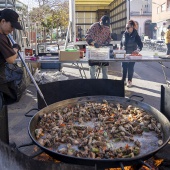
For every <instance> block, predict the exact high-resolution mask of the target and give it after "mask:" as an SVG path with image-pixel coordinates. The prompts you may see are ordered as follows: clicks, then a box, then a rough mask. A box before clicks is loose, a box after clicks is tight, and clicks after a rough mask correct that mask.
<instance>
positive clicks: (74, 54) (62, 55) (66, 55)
mask: <svg viewBox="0 0 170 170" xmlns="http://www.w3.org/2000/svg"><path fill="white" fill-rule="evenodd" d="M81 55H82V52H80V51H64V50H60V52H59V61H77V60H80V56H81ZM83 55H84V54H83Z"/></svg>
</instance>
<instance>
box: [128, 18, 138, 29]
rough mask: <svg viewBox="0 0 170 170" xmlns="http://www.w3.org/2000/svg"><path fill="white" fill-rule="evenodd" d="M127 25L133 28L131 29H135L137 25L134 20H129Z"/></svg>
mask: <svg viewBox="0 0 170 170" xmlns="http://www.w3.org/2000/svg"><path fill="white" fill-rule="evenodd" d="M128 24H130V25H131V26H133V28H135V29H137V25H136V22H135V21H134V20H129V21H128Z"/></svg>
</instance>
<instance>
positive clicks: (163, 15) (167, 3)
mask: <svg viewBox="0 0 170 170" xmlns="http://www.w3.org/2000/svg"><path fill="white" fill-rule="evenodd" d="M152 22H153V23H155V27H154V30H155V36H156V39H161V33H162V32H163V33H165V32H166V30H167V27H168V25H170V0H161V1H160V0H152Z"/></svg>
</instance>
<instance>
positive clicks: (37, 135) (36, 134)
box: [35, 128, 43, 139]
mask: <svg viewBox="0 0 170 170" xmlns="http://www.w3.org/2000/svg"><path fill="white" fill-rule="evenodd" d="M35 136H36V138H37V139H39V138H40V136H43V129H42V128H40V129H35Z"/></svg>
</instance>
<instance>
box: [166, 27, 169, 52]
mask: <svg viewBox="0 0 170 170" xmlns="http://www.w3.org/2000/svg"><path fill="white" fill-rule="evenodd" d="M167 29H168V30H167V31H166V33H165V44H166V45H167V52H166V54H167V55H170V25H169V26H168V28H167Z"/></svg>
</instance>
